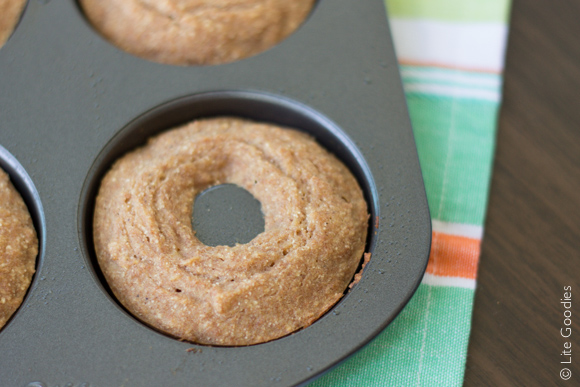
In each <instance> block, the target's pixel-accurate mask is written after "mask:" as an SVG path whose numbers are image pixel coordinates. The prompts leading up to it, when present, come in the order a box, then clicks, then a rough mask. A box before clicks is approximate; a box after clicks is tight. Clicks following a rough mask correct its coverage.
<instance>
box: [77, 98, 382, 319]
mask: <svg viewBox="0 0 580 387" xmlns="http://www.w3.org/2000/svg"><path fill="white" fill-rule="evenodd" d="M219 116H232V117H240V118H246V119H250V120H254V121H260V122H267V123H272V124H276V125H280V126H286V127H291V128H295V129H298V130H302V131H304V132H306V133H309V134H310V135H311V136H313V137H314V138H315V139H316V140H317V141H318V143H319V144H321V145H322V146H323V147H325V148H326V149H327V150H329V151H330V152H332V153H333V154H335V155H336V156H337V157H338V158H339V159H340V160H341V161H342V162H343V163H344V164H345V165H346V166H347V167H348V168H349V169H350V170H351V172H352V173H353V175H354V176H355V177H356V178H357V180H358V182H359V184H360V186H361V188H362V189H363V192H364V195H365V200H366V201H367V204H368V206H369V208H368V210H369V212H370V214H371V218H372V219H374V218H375V217H376V212H377V209H376V207H375V203H376V202H377V199H376V196H377V194H376V188H375V187H374V182H373V178H372V176H371V174H370V171H369V169H368V167H367V164H366V162H365V160H364V158H363V156H362V154H361V153H360V152H359V151H358V149H357V148H356V146H355V145H354V144H353V142H352V141H351V140H350V139H349V138H348V136H347V135H346V134H345V133H344V132H343V131H342V130H341V129H340V128H338V127H337V126H336V125H335V124H333V123H332V122H331V121H330V120H328V119H327V118H325V117H324V116H323V115H321V114H319V113H318V112H316V111H314V110H312V109H311V108H309V107H307V106H305V105H302V104H300V103H298V102H295V101H291V100H288V99H285V98H282V97H279V96H275V95H271V94H266V93H261V92H249V91H216V92H209V93H202V94H196V95H192V96H188V97H184V98H180V99H177V100H174V101H171V102H168V103H166V104H163V105H161V106H159V107H157V108H154V109H152V110H150V111H148V112H146V113H145V114H143V115H142V116H140V117H138V118H137V119H135V120H134V121H132V122H131V123H129V124H128V125H127V126H125V127H124V128H123V129H121V130H120V131H119V132H118V133H117V134H116V135H115V136H114V137H113V138H112V139H111V141H109V143H108V144H107V145H106V146H105V147H104V149H103V150H102V151H101V153H100V154H99V156H98V157H97V159H96V160H95V162H94V164H93V166H92V168H91V170H90V172H89V174H88V176H87V179H86V181H85V184H84V187H83V191H82V195H81V202H80V207H79V237H80V238H81V246H82V248H83V249H84V250H85V256H86V257H87V258H88V260H89V264H90V267H92V268H93V272H94V277H95V280H97V281H98V282H99V283H100V284H101V285H102V288H103V289H104V290H105V291H106V292H107V293H108V295H109V297H110V299H113V300H115V297H114V295H113V294H112V292H111V290H110V289H109V287H108V286H107V283H106V281H105V279H104V276H103V275H102V273H101V271H100V269H99V265H98V262H97V259H96V255H95V252H94V247H93V240H92V235H93V230H92V222H93V212H94V204H95V198H96V195H97V192H98V189H99V186H100V182H101V179H102V178H103V176H104V175H105V174H106V172H107V171H108V170H109V168H110V167H111V165H112V164H113V163H114V162H115V161H116V160H117V159H118V158H119V157H121V156H123V155H124V154H126V153H127V152H129V151H131V150H133V149H135V148H137V147H138V146H141V145H143V144H145V142H146V141H147V139H148V138H150V137H151V136H154V135H156V134H158V133H160V132H162V131H165V130H169V129H172V128H174V127H176V126H179V125H181V124H184V123H187V122H190V121H193V120H195V119H198V118H209V117H219ZM370 224H374V223H372V222H370ZM368 235H369V236H368V240H367V246H366V251H367V252H368V251H370V249H371V247H372V245H373V240H372V238H374V235H375V233H374V232H373V230H369V232H368ZM361 260H362V257H361ZM343 299H344V297H343ZM338 304H340V302H339V303H338ZM338 304H337V305H338ZM117 305H118V306H119V307H120V308H121V309H123V310H125V309H124V308H123V306H122V305H121V304H120V303H118V302H117ZM125 313H126V315H128V316H130V315H131V314H130V313H129V312H128V311H126V310H125ZM131 316H132V315H131ZM132 318H133V317H132Z"/></svg>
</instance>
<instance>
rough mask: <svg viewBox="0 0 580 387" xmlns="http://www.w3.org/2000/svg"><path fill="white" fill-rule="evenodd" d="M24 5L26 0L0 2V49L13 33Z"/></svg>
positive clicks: (0, 0) (3, 0)
mask: <svg viewBox="0 0 580 387" xmlns="http://www.w3.org/2000/svg"><path fill="white" fill-rule="evenodd" d="M25 5H26V0H0V47H2V46H3V45H4V43H6V41H7V40H8V38H9V37H10V35H11V34H12V31H14V28H15V27H16V24H18V20H20V14H21V13H22V10H23V9H24V6H25Z"/></svg>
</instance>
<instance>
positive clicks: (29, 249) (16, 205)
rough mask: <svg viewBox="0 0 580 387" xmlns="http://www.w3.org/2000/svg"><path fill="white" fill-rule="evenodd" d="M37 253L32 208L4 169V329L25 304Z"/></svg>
mask: <svg viewBox="0 0 580 387" xmlns="http://www.w3.org/2000/svg"><path fill="white" fill-rule="evenodd" d="M37 254H38V239H37V237H36V231H35V230H34V225H33V224H32V219H31V218H30V214H29V213H28V208H27V207H26V204H24V201H23V200H22V197H20V194H19V193H18V192H17V191H16V189H15V188H14V186H13V185H12V183H10V179H9V177H8V175H7V174H6V173H5V172H4V171H3V170H2V169H0V328H2V327H3V326H4V325H5V324H6V322H7V321H8V319H9V318H10V317H11V316H12V314H14V312H15V311H16V309H18V307H19V306H20V304H21V303H22V300H23V299H24V296H25V294H26V291H27V290H28V287H29V286H30V281H31V280H32V276H33V274H34V271H35V270H34V268H35V266H36V256H37Z"/></svg>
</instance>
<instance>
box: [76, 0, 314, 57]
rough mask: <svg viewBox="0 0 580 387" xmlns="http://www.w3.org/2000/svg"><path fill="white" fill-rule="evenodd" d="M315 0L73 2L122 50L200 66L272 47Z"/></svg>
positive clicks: (292, 29)
mask: <svg viewBox="0 0 580 387" xmlns="http://www.w3.org/2000/svg"><path fill="white" fill-rule="evenodd" d="M317 2H318V0H299V1H297V0H294V1H293V2H287V1H285V0H269V1H263V0H262V1H255V0H254V1H252V0H245V1H244V2H240V1H239V0H238V1H231V2H228V1H225V2H224V1H222V2H220V3H221V4H218V5H214V4H212V2H211V1H205V2H204V1H198V3H199V4H196V5H193V6H192V5H190V6H187V5H185V6H183V5H178V4H172V3H175V2H172V1H169V2H165V3H166V4H162V5H160V6H157V5H155V4H154V2H142V1H141V2H139V1H127V0H126V1H124V2H119V1H103V0H77V5H78V8H79V10H80V12H81V14H82V15H83V16H84V19H85V20H86V22H87V24H88V25H89V26H90V27H91V28H92V29H93V30H94V31H95V32H96V33H97V34H99V35H100V36H101V37H102V38H103V39H105V40H106V41H107V42H108V43H110V44H112V45H113V46H115V47H117V48H118V49H120V50H122V51H124V52H126V53H129V54H131V55H134V56H136V57H139V58H142V59H145V60H150V61H153V62H158V63H163V64H168V65H177V66H203V65H219V64H226V63H232V62H236V61H239V60H243V59H246V58H250V57H253V56H255V55H258V54H260V53H262V52H265V51H268V50H270V49H271V48H273V47H276V46H277V45H279V44H280V43H281V42H283V41H284V40H286V39H287V38H288V37H290V36H291V35H292V34H294V33H295V32H296V31H297V30H298V29H300V28H301V27H302V26H303V25H304V23H306V22H307V20H308V18H309V17H310V15H311V14H312V12H313V11H314V9H315V8H316V4H317ZM204 3H205V4H204ZM291 3H294V4H291ZM143 21H144V22H143ZM160 42H161V43H160Z"/></svg>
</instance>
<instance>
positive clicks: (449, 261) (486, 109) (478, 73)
mask: <svg viewBox="0 0 580 387" xmlns="http://www.w3.org/2000/svg"><path fill="white" fill-rule="evenodd" d="M386 5H387V9H388V15H389V21H390V25H391V30H392V33H393V39H394V42H395V47H396V51H397V55H398V58H399V63H400V69H401V75H402V79H403V84H404V87H405V92H406V97H407V102H408V106H409V111H410V116H411V121H412V124H413V131H414V134H415V141H416V144H417V150H418V153H419V160H420V163H421V169H422V172H423V178H424V181H425V189H426V192H427V199H428V202H429V209H430V212H431V217H432V222H433V239H432V247H431V254H430V257H429V264H428V267H427V272H426V274H425V276H424V278H423V280H422V283H421V285H420V286H419V289H418V290H417V292H416V293H415V295H414V296H413V298H412V299H411V301H410V302H409V304H408V305H407V306H406V307H405V309H404V310H403V311H402V312H401V314H400V315H399V316H398V317H397V318H396V319H395V320H394V321H393V323H391V324H390V325H389V326H388V327H387V329H385V331H384V332H382V333H381V334H380V335H379V336H378V337H377V338H376V339H375V340H374V341H372V342H371V343H370V344H369V345H367V346H366V347H365V348H363V349H362V350H361V351H360V352H358V353H357V354H356V355H354V356H353V357H352V358H350V359H348V360H347V361H346V362H345V363H343V364H342V365H340V366H339V367H337V368H336V369H334V370H333V371H331V372H330V373H328V374H326V375H324V376H323V377H321V378H320V379H318V380H316V381H315V382H314V383H313V384H312V386H316V387H323V386H365V387H367V386H459V385H461V384H462V383H463V375H464V372H465V362H466V355H467V346H468V342H469V332H470V328H471V314H472V309H473V297H474V293H475V286H476V276H477V266H478V261H479V255H480V245H481V238H482V235H483V225H484V218H485V212H486V205H487V197H488V190H489V182H490V177H491V171H492V160H493V153H494V144H495V132H496V125H497V115H498V110H499V105H500V101H501V85H502V70H503V63H504V53H505V46H506V40H507V32H508V15H509V8H510V0H386Z"/></svg>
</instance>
